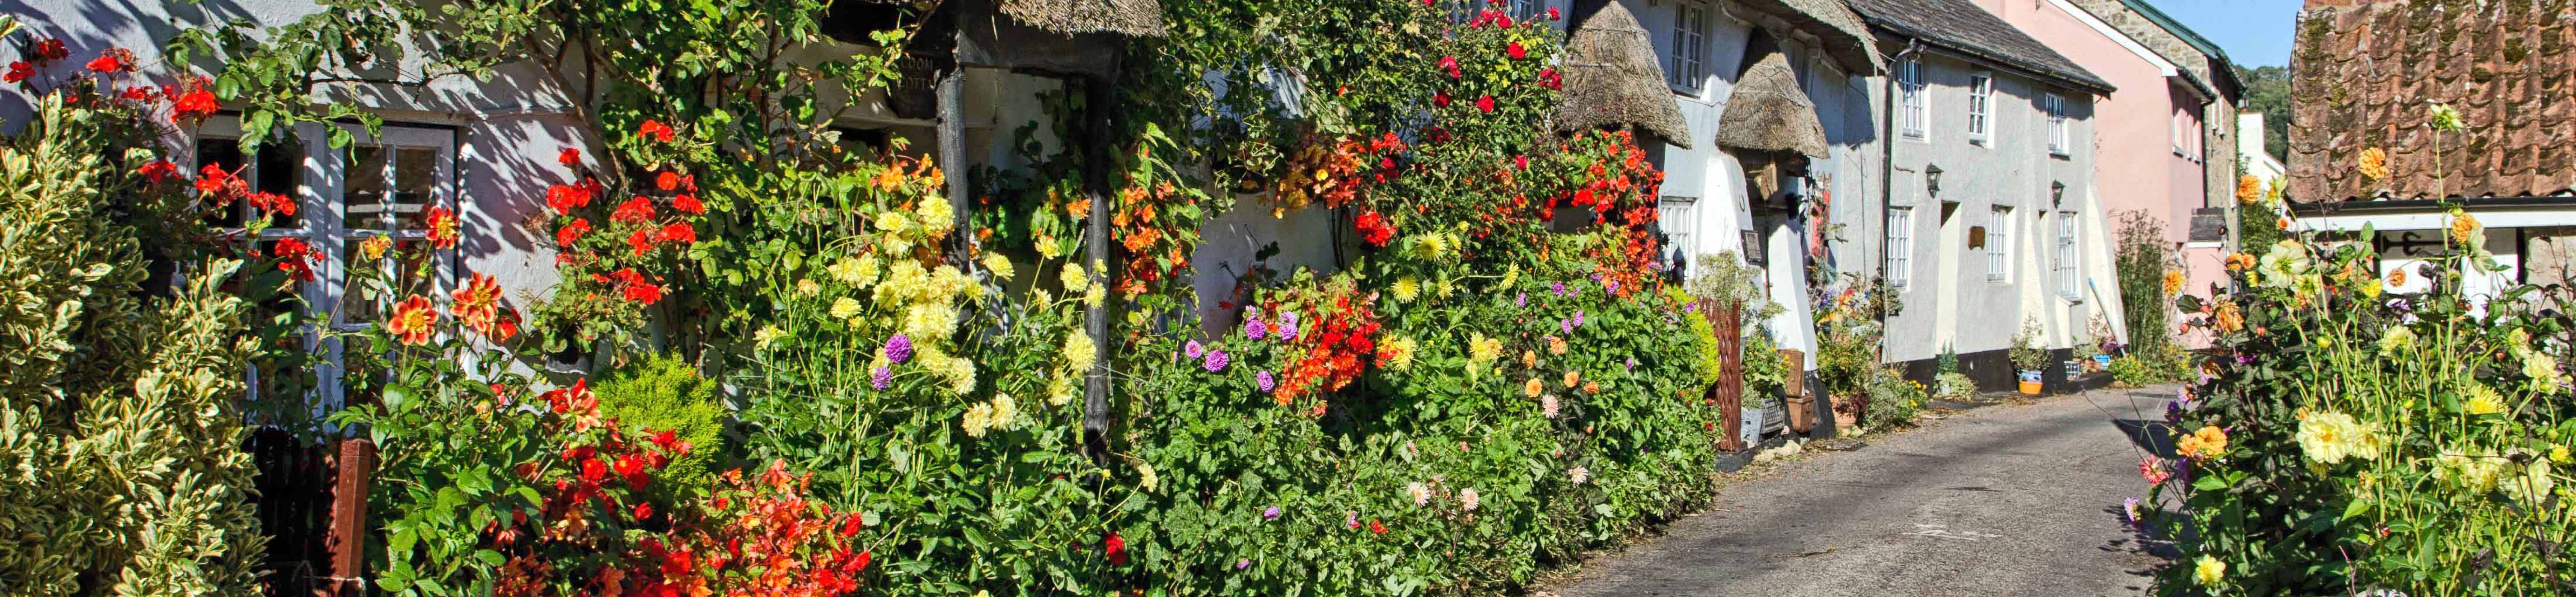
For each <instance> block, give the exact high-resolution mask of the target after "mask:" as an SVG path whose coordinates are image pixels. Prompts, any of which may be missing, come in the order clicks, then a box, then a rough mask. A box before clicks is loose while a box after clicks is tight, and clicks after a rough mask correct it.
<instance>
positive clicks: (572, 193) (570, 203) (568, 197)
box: [546, 184, 590, 215]
mask: <svg viewBox="0 0 2576 597" xmlns="http://www.w3.org/2000/svg"><path fill="white" fill-rule="evenodd" d="M546 207H551V208H554V210H555V213H558V214H563V215H572V210H573V209H575V208H582V207H590V189H589V188H585V187H577V186H572V185H564V184H559V185H554V186H551V187H546Z"/></svg>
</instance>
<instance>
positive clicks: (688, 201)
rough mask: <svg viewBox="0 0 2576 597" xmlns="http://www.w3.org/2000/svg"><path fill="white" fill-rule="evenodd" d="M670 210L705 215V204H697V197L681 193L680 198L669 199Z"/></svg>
mask: <svg viewBox="0 0 2576 597" xmlns="http://www.w3.org/2000/svg"><path fill="white" fill-rule="evenodd" d="M671 209H676V210H680V211H685V212H689V213H693V214H704V213H707V204H704V203H699V202H698V196H697V195H692V194H688V193H681V194H680V196H678V197H672V198H671Z"/></svg>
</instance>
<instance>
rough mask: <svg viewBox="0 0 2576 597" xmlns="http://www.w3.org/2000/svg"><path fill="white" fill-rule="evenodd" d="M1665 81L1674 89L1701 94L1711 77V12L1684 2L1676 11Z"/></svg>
mask: <svg viewBox="0 0 2576 597" xmlns="http://www.w3.org/2000/svg"><path fill="white" fill-rule="evenodd" d="M1666 51H1668V52H1670V53H1671V56H1670V57H1669V60H1668V62H1669V63H1668V64H1666V65H1665V69H1664V78H1665V80H1666V81H1667V82H1669V83H1671V84H1672V86H1673V88H1674V89H1678V90H1682V91H1685V92H1689V93H1694V94H1696V93H1699V92H1700V86H1701V85H1702V84H1703V83H1702V80H1704V79H1706V78H1707V77H1708V69H1707V66H1706V63H1705V62H1704V61H1705V60H1706V56H1707V54H1708V9H1707V8H1705V7H1702V6H1700V5H1698V4H1696V3H1689V2H1684V3H1680V4H1677V5H1675V6H1674V7H1673V43H1672V44H1671V46H1670V47H1668V48H1666Z"/></svg>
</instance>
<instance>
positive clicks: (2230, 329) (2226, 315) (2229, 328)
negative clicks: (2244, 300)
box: [2210, 301, 2245, 334]
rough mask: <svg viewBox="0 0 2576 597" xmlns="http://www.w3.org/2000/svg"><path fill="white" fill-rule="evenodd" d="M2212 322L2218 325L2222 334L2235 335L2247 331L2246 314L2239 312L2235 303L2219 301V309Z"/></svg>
mask: <svg viewBox="0 0 2576 597" xmlns="http://www.w3.org/2000/svg"><path fill="white" fill-rule="evenodd" d="M2210 320H2211V322H2213V323H2216V324H2217V325H2218V331H2221V332H2226V333H2231V334H2233V333H2236V331H2237V330H2242V329H2245V312H2243V311H2239V310H2237V308H2236V302H2235V301H2219V302H2218V309H2217V311H2216V312H2215V313H2214V314H2212V315H2211V316H2210Z"/></svg>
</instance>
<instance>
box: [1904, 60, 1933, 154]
mask: <svg viewBox="0 0 2576 597" xmlns="http://www.w3.org/2000/svg"><path fill="white" fill-rule="evenodd" d="M1896 72H1897V78H1896V90H1897V102H1898V103H1899V104H1901V105H1902V106H1903V113H1904V115H1905V116H1904V118H1903V121H1902V125H1903V126H1901V127H1900V128H1899V129H1898V131H1899V134H1901V135H1903V136H1904V137H1905V138H1907V139H1914V140H1917V141H1921V140H1926V139H1930V138H1931V136H1932V133H1931V130H1932V111H1931V106H1930V105H1929V104H1928V103H1926V102H1924V101H1923V59H1921V58H1915V57H1907V58H1906V59H1905V61H1904V62H1899V63H1897V71H1896Z"/></svg>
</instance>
